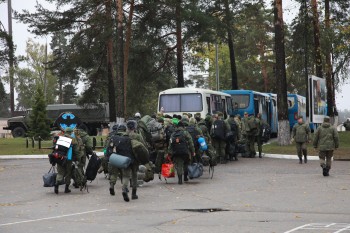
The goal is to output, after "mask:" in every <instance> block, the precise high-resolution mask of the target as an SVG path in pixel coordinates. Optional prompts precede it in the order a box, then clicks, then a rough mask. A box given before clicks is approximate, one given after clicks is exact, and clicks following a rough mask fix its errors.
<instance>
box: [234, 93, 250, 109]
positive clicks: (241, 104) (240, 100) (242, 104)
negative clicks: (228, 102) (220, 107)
mask: <svg viewBox="0 0 350 233" xmlns="http://www.w3.org/2000/svg"><path fill="white" fill-rule="evenodd" d="M231 97H232V103H233V107H234V108H247V107H248V106H249V95H231Z"/></svg>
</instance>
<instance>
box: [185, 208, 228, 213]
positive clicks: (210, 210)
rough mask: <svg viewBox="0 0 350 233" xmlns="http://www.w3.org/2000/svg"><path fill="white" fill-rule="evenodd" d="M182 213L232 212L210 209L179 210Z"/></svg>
mask: <svg viewBox="0 0 350 233" xmlns="http://www.w3.org/2000/svg"><path fill="white" fill-rule="evenodd" d="M178 210H180V211H188V212H199V213H211V212H220V211H230V210H226V209H221V208H208V209H178Z"/></svg>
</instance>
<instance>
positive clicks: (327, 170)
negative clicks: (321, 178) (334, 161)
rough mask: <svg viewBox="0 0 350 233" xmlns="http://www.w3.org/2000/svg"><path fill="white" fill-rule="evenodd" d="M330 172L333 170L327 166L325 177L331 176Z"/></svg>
mask: <svg viewBox="0 0 350 233" xmlns="http://www.w3.org/2000/svg"><path fill="white" fill-rule="evenodd" d="M329 170H331V168H330V167H329V166H326V175H325V176H329Z"/></svg>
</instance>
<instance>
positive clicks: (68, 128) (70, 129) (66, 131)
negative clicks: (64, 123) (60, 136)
mask: <svg viewBox="0 0 350 233" xmlns="http://www.w3.org/2000/svg"><path fill="white" fill-rule="evenodd" d="M64 132H65V133H72V132H73V129H72V128H71V127H67V128H66V129H65V130H64Z"/></svg>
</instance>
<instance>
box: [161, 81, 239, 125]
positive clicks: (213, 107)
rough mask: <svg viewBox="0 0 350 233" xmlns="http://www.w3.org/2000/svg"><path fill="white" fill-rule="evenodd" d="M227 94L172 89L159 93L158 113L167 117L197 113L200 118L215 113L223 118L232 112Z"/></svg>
mask: <svg viewBox="0 0 350 233" xmlns="http://www.w3.org/2000/svg"><path fill="white" fill-rule="evenodd" d="M232 110H233V106H232V101H231V96H230V95H229V94H226V93H223V92H219V91H212V90H207V89H199V88H172V89H168V90H165V91H161V92H160V93H159V98H158V111H162V112H163V113H164V114H168V115H171V116H172V115H174V114H177V115H182V114H183V113H191V114H192V115H194V114H195V113H197V112H199V113H200V114H201V117H202V118H205V116H206V115H207V114H208V113H209V114H211V115H212V114H215V113H217V112H222V113H224V116H225V118H226V117H227V115H228V114H230V113H232V112H233V111H232Z"/></svg>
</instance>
